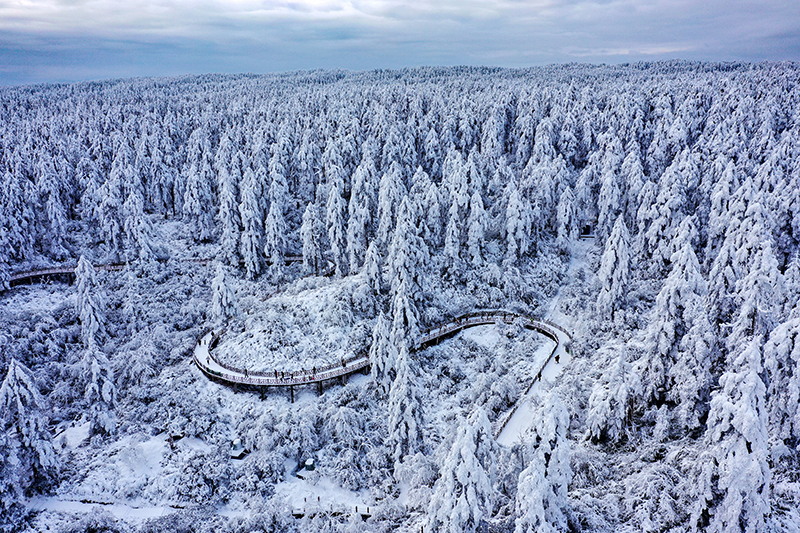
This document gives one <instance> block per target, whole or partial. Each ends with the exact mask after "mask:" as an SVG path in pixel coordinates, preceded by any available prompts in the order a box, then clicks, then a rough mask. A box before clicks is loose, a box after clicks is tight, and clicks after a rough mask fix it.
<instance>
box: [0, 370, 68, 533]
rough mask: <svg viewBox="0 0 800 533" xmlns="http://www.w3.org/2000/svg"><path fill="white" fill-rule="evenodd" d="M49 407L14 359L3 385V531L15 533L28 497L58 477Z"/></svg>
mask: <svg viewBox="0 0 800 533" xmlns="http://www.w3.org/2000/svg"><path fill="white" fill-rule="evenodd" d="M46 412H47V406H46V405H45V401H44V399H43V398H42V396H41V394H40V393H39V388H38V387H37V385H36V382H35V381H34V379H33V376H32V375H31V371H30V370H28V369H27V368H26V367H25V366H24V365H22V364H21V363H19V362H17V360H16V359H13V358H12V359H11V360H10V362H9V365H8V370H7V371H6V376H5V378H4V379H3V383H2V385H0V529H2V530H3V531H13V530H14V529H15V528H16V527H18V526H19V525H20V523H21V518H22V516H23V514H24V513H25V507H26V501H25V500H26V497H27V496H28V495H30V493H31V492H38V490H37V489H38V488H39V487H37V485H39V484H44V483H46V482H47V481H48V480H49V479H50V478H51V477H52V475H53V474H54V473H55V472H54V469H55V467H56V465H57V459H56V456H55V453H54V451H53V445H52V443H51V440H50V430H49V428H48V424H47V419H46Z"/></svg>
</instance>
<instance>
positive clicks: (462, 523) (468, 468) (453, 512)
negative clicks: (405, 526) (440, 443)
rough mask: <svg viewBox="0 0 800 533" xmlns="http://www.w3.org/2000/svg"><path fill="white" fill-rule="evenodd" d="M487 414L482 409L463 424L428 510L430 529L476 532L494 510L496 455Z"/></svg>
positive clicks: (448, 455)
mask: <svg viewBox="0 0 800 533" xmlns="http://www.w3.org/2000/svg"><path fill="white" fill-rule="evenodd" d="M495 446H496V444H495V442H494V437H493V435H492V432H491V425H490V424H489V420H488V418H487V417H486V412H485V411H484V410H483V409H482V408H480V407H478V408H476V409H475V411H474V412H473V413H472V414H471V415H470V416H469V418H467V419H466V420H462V421H461V423H460V424H459V427H458V430H457V432H456V438H455V441H454V442H453V444H452V446H451V447H450V451H449V453H448V454H447V456H446V457H445V460H444V464H443V465H442V467H441V469H440V471H439V474H440V475H439V479H438V480H437V481H436V484H435V485H434V490H433V495H432V496H431V502H430V505H429V507H428V528H429V529H430V530H431V531H446V532H448V533H464V532H475V531H477V529H478V526H479V525H480V523H481V521H482V520H483V519H484V517H489V516H491V512H492V508H493V506H494V489H493V487H492V483H493V479H492V478H491V477H490V472H491V471H493V470H494V465H493V462H492V461H493V458H494V455H495V453H496V451H495V449H494V447H495Z"/></svg>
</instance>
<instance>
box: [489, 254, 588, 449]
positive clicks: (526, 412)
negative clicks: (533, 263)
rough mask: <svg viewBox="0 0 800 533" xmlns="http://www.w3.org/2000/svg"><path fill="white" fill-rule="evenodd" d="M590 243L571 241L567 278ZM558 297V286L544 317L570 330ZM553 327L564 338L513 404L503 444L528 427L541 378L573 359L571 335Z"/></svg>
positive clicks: (550, 377)
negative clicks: (535, 377)
mask: <svg viewBox="0 0 800 533" xmlns="http://www.w3.org/2000/svg"><path fill="white" fill-rule="evenodd" d="M593 246H594V241H578V242H576V243H574V244H573V249H572V258H571V260H570V264H569V267H568V268H567V274H566V277H567V279H570V278H571V277H572V275H573V274H574V273H575V272H576V271H577V270H578V269H579V268H581V267H584V266H585V265H586V254H587V251H588V250H589V249H590V248H592V247H593ZM560 300H561V289H559V290H558V292H557V293H556V295H555V296H554V297H553V300H552V301H551V302H550V306H549V309H548V312H547V315H546V319H547V320H548V321H550V322H553V323H557V324H561V325H563V326H564V327H565V328H566V329H567V330H568V331H573V328H572V326H573V324H572V323H571V320H570V319H569V317H567V316H566V315H564V314H563V313H561V312H559V311H558V304H559V303H560ZM556 331H557V333H558V334H559V335H563V336H564V339H560V342H559V344H558V348H557V350H556V351H555V352H554V353H553V357H551V358H550V359H549V360H548V361H547V363H546V364H545V365H544V368H542V372H541V378H540V379H537V380H535V381H534V382H533V383H532V385H531V386H530V387H529V389H528V390H527V391H526V393H525V394H524V395H523V396H522V397H521V398H520V399H519V401H518V402H517V405H516V406H515V407H514V411H513V413H512V415H511V416H510V417H509V418H508V420H507V422H506V423H505V425H504V426H503V427H502V429H501V431H500V433H499V434H498V435H497V442H498V443H499V444H502V445H503V446H512V445H513V444H514V443H516V442H519V440H520V438H521V437H522V434H523V433H524V432H525V431H526V430H527V429H528V428H529V427H530V421H531V418H532V416H533V404H532V400H533V399H534V398H538V397H539V395H540V391H541V388H542V380H544V381H546V382H547V383H548V384H550V383H553V382H554V381H555V380H556V378H557V377H558V376H559V375H560V374H561V371H562V370H564V367H566V366H567V365H568V364H569V363H570V361H572V355H571V354H570V352H569V351H568V350H567V346H568V345H569V344H568V342H566V341H567V339H568V340H569V341H570V342H571V340H572V339H571V338H569V337H568V336H567V335H566V334H564V333H563V332H562V331H560V330H556ZM548 348H549V347H548V346H547V345H544V346H542V347H541V348H540V349H539V352H540V351H542V350H545V349H548ZM538 357H540V354H539V353H538V352H537V353H536V354H534V360H536V359H537V358H538Z"/></svg>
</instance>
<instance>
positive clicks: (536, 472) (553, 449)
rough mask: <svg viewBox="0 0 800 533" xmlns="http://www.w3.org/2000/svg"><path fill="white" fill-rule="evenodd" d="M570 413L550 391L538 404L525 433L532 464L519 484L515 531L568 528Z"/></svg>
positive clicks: (526, 455)
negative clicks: (568, 437) (566, 513)
mask: <svg viewBox="0 0 800 533" xmlns="http://www.w3.org/2000/svg"><path fill="white" fill-rule="evenodd" d="M568 430H569V413H567V410H566V408H565V407H564V405H563V404H562V403H561V402H560V401H559V399H558V397H557V396H556V395H555V394H553V393H550V394H548V395H547V396H546V399H545V401H544V402H542V404H540V405H539V406H538V409H536V411H535V413H534V416H533V424H531V427H530V429H528V431H527V432H526V433H525V434H524V437H523V438H524V444H523V446H524V448H523V456H524V460H525V462H526V463H527V464H528V466H527V467H526V468H525V469H524V470H523V471H522V472H521V473H520V475H519V482H518V484H517V501H516V514H517V518H516V521H515V524H516V527H515V529H514V532H515V533H533V532H540V531H541V532H545V531H548V532H549V531H553V532H555V531H566V530H567V529H569V528H568V523H567V517H566V515H565V513H564V510H565V509H566V507H567V506H568V501H569V499H568V496H567V489H568V487H569V483H570V481H571V480H572V469H571V468H570V452H569V440H568V439H567V431H568Z"/></svg>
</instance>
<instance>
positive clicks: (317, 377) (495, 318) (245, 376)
mask: <svg viewBox="0 0 800 533" xmlns="http://www.w3.org/2000/svg"><path fill="white" fill-rule="evenodd" d="M518 320H521V325H522V326H523V327H525V328H528V329H533V330H536V331H539V332H540V333H542V334H544V335H545V336H547V337H548V338H550V339H551V340H553V341H554V342H555V347H554V348H553V350H552V352H551V353H550V355H549V357H548V358H547V360H546V361H545V362H544V364H543V365H542V367H541V368H540V369H539V371H538V373H537V374H536V376H535V377H534V379H533V380H532V382H531V384H530V385H529V386H528V388H527V389H526V391H525V392H526V394H527V392H528V391H529V390H530V388H531V387H532V386H533V383H535V382H536V381H537V380H539V379H540V378H541V374H542V370H543V369H544V366H545V365H546V364H547V363H548V362H549V361H550V359H551V358H552V357H553V355H554V354H555V353H556V351H557V350H558V349H559V348H560V347H563V346H564V345H565V344H566V343H568V341H569V340H571V337H570V336H569V333H567V332H566V330H564V329H563V328H561V327H558V326H555V325H554V324H552V323H546V322H544V321H540V320H536V319H533V318H530V317H525V316H522V315H519V314H516V313H511V312H508V311H496V310H492V311H478V312H474V313H469V314H465V315H461V316H459V317H456V318H454V319H453V320H451V321H449V322H446V323H444V324H442V325H441V326H438V327H435V328H432V329H430V330H428V331H427V332H425V333H423V334H422V336H421V337H420V339H419V340H418V341H417V342H416V343H415V344H414V350H419V349H422V348H424V347H426V346H428V345H429V344H431V343H433V342H434V341H437V340H439V339H441V338H443V337H447V336H449V335H452V334H453V333H456V332H458V331H460V330H462V329H465V328H470V327H474V326H480V325H484V324H495V323H498V322H502V323H505V324H513V323H515V322H516V321H518ZM223 333H224V330H222V331H217V332H214V331H210V330H206V331H204V332H203V334H202V335H201V336H200V339H199V340H198V342H197V344H196V345H195V350H194V362H195V364H196V365H197V367H198V368H199V369H200V370H201V371H202V372H203V373H204V374H206V375H207V376H209V377H211V378H214V379H218V380H221V381H224V382H228V383H231V384H241V385H253V386H267V387H288V386H294V385H308V384H311V383H319V382H323V381H327V380H330V379H334V378H338V377H341V376H345V375H348V374H352V373H353V372H357V371H359V370H361V369H363V368H366V367H368V366H369V364H370V362H369V356H368V355H367V354H354V355H351V356H350V357H347V358H344V359H342V360H341V361H340V362H336V363H331V364H329V365H326V366H324V367H320V368H314V369H311V370H308V369H301V370H295V371H292V372H279V371H277V370H273V371H271V372H263V371H257V372H251V371H249V370H247V369H243V368H237V367H235V366H232V365H229V364H226V363H223V362H222V361H220V360H219V359H218V358H217V357H214V354H213V353H212V349H213V348H214V347H215V346H216V344H217V342H218V341H219V339H220V337H221V336H222V335H223ZM511 414H513V411H512V412H511V413H510V414H509V415H508V418H510V417H511ZM506 423H507V419H506V420H505V421H504V422H503V423H502V426H501V428H500V431H502V427H504V426H505V424H506Z"/></svg>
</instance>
